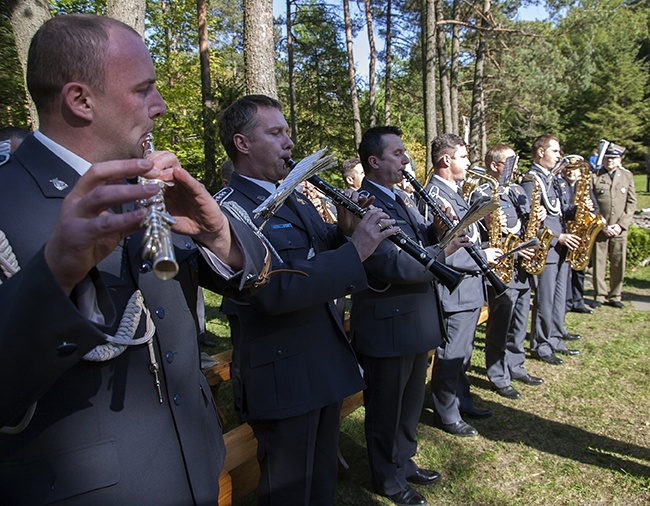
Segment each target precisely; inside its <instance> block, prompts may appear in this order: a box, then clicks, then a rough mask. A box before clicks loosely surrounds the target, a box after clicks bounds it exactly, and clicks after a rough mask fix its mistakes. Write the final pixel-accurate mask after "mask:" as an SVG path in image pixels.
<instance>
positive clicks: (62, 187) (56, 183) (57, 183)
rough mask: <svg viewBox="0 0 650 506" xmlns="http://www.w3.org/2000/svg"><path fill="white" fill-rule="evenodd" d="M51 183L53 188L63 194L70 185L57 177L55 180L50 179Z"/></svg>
mask: <svg viewBox="0 0 650 506" xmlns="http://www.w3.org/2000/svg"><path fill="white" fill-rule="evenodd" d="M50 183H52V186H54V188H56V189H57V190H59V191H60V192H62V191H63V190H65V189H66V188H67V187H68V183H66V182H65V181H61V180H60V179H59V178H58V177H55V178H54V179H50Z"/></svg>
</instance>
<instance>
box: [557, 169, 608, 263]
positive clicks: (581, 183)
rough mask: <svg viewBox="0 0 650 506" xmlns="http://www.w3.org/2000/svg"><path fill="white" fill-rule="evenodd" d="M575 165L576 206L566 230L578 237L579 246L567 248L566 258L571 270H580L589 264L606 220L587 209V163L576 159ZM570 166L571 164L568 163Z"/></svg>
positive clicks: (588, 186) (589, 176)
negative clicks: (595, 243) (577, 168)
mask: <svg viewBox="0 0 650 506" xmlns="http://www.w3.org/2000/svg"><path fill="white" fill-rule="evenodd" d="M575 165H577V166H579V168H580V178H579V179H578V181H577V182H576V191H575V193H574V195H573V204H574V205H575V206H576V214H575V218H574V219H573V220H569V221H568V222H567V231H568V232H569V233H570V234H575V235H577V236H579V237H580V247H579V248H577V249H574V250H569V252H568V253H567V256H566V259H567V262H569V265H570V266H571V268H572V269H573V270H576V271H582V270H584V269H586V268H587V265H588V264H589V256H590V255H591V249H592V247H593V245H594V241H595V240H596V236H597V235H598V233H599V232H600V231H601V230H602V229H603V228H605V225H606V222H605V218H603V217H602V216H601V215H600V214H596V213H593V212H591V211H590V210H589V207H588V206H587V203H588V201H589V199H590V196H589V192H590V190H591V174H590V170H589V164H588V163H587V162H584V161H578V162H576V163H575ZM569 168H575V167H571V164H570V165H569Z"/></svg>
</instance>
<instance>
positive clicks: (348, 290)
mask: <svg viewBox="0 0 650 506" xmlns="http://www.w3.org/2000/svg"><path fill="white" fill-rule="evenodd" d="M355 288H356V286H355V285H348V287H347V288H346V290H347V292H348V293H352V292H353V291H354V289H355Z"/></svg>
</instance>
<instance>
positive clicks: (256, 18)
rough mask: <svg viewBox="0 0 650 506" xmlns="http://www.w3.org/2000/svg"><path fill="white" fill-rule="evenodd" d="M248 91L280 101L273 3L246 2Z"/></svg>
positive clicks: (245, 27)
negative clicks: (276, 72)
mask: <svg viewBox="0 0 650 506" xmlns="http://www.w3.org/2000/svg"><path fill="white" fill-rule="evenodd" d="M244 58H245V62H246V89H247V92H248V93H261V94H264V95H268V96H270V97H274V98H277V96H278V90H277V83H276V81H275V44H274V39H273V0H244Z"/></svg>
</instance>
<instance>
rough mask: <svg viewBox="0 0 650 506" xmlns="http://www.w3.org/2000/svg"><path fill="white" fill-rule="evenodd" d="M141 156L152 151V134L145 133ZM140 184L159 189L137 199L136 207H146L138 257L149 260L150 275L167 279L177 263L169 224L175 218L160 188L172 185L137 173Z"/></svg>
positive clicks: (147, 154)
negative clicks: (140, 254) (143, 231)
mask: <svg viewBox="0 0 650 506" xmlns="http://www.w3.org/2000/svg"><path fill="white" fill-rule="evenodd" d="M142 148H143V150H144V151H143V155H142V156H143V158H146V157H147V156H149V155H150V154H151V153H153V151H154V145H153V134H151V133H149V134H147V137H146V138H145V140H144V142H143V143H142ZM138 183H140V184H155V185H158V188H160V190H159V191H158V193H156V194H155V195H154V196H152V197H150V198H148V199H141V200H138V201H137V204H138V206H140V207H145V208H146V209H147V215H146V216H145V218H144V220H143V221H142V225H143V226H144V227H146V230H145V233H144V237H143V238H142V259H143V260H151V261H152V263H153V272H154V274H155V275H156V276H157V277H158V278H160V279H162V280H167V279H171V278H173V277H174V276H176V274H178V262H176V256H175V255H174V244H173V242H172V237H171V227H172V226H173V225H174V224H175V223H176V220H175V219H174V218H173V217H172V216H171V215H170V214H169V213H167V208H166V207H165V200H164V195H163V193H164V189H165V188H166V187H168V186H174V183H171V182H168V181H162V180H161V179H148V178H146V177H142V176H140V177H139V178H138Z"/></svg>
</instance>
